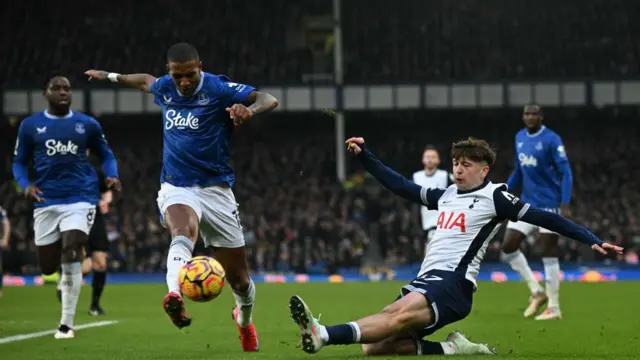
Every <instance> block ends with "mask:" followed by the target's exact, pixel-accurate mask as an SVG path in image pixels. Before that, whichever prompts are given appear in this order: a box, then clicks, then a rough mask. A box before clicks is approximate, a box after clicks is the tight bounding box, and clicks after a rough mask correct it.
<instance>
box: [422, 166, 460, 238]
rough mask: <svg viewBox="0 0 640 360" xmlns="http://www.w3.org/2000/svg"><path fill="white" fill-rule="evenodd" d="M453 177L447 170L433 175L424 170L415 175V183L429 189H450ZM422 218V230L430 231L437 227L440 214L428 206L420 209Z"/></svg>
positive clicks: (439, 170) (438, 171)
mask: <svg viewBox="0 0 640 360" xmlns="http://www.w3.org/2000/svg"><path fill="white" fill-rule="evenodd" d="M450 179H451V176H450V175H449V172H447V171H446V170H441V169H437V170H436V171H435V172H434V173H433V174H431V175H427V173H426V172H425V171H424V170H420V171H416V172H415V173H413V182H414V183H416V184H418V185H420V186H422V187H423V188H427V189H443V190H444V189H446V188H447V187H449V184H450V183H451V182H450ZM420 217H421V218H422V230H429V229H432V228H434V227H436V219H437V218H438V212H437V211H435V210H429V209H428V208H427V207H426V206H421V207H420Z"/></svg>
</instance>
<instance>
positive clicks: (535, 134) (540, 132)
mask: <svg viewBox="0 0 640 360" xmlns="http://www.w3.org/2000/svg"><path fill="white" fill-rule="evenodd" d="M546 128H547V127H546V126H544V125H542V126H541V127H540V130H538V131H536V132H535V133H533V134H529V132H528V131H525V133H526V134H527V136H528V137H530V138H534V137H536V136H538V135H540V134H542V132H543V131H544V129H546Z"/></svg>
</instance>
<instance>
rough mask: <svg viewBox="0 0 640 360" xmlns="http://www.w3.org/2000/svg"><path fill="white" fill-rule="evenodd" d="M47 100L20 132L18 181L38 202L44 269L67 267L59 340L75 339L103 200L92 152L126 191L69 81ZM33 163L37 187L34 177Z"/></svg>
mask: <svg viewBox="0 0 640 360" xmlns="http://www.w3.org/2000/svg"><path fill="white" fill-rule="evenodd" d="M44 97H45V99H46V100H47V103H48V107H47V110H45V111H43V112H40V113H37V114H34V115H31V116H29V117H28V118H26V119H24V120H23V121H22V123H21V124H20V128H19V129H18V140H17V141H16V149H15V153H14V155H15V157H14V162H13V176H14V178H15V180H16V182H17V184H18V186H19V187H20V189H21V190H22V192H23V193H24V194H25V196H27V198H29V199H31V200H33V201H34V202H35V210H34V212H33V220H34V221H33V222H34V234H35V244H36V249H37V250H36V251H37V254H38V261H39V263H40V270H41V271H42V273H43V274H45V275H50V274H53V273H55V272H56V271H58V268H59V267H60V266H61V267H62V275H61V279H60V282H61V284H62V286H61V290H62V318H61V320H60V325H59V327H58V330H57V331H56V333H55V338H56V339H70V338H73V337H74V336H75V333H74V331H73V318H74V315H75V312H76V305H77V303H78V297H79V295H80V286H81V285H82V269H81V268H82V260H83V257H84V246H85V245H86V243H87V237H88V234H89V231H90V230H91V226H92V225H93V221H94V216H95V211H96V210H95V209H96V205H97V204H98V201H99V199H100V193H99V192H98V178H97V175H96V172H95V170H94V168H93V166H91V164H90V163H89V161H88V159H87V155H86V154H87V149H91V150H92V151H93V152H94V153H95V154H96V155H97V156H98V157H99V158H100V162H101V164H102V169H103V171H104V173H105V176H106V177H107V179H106V181H107V186H108V187H109V188H113V189H114V190H120V181H119V180H118V168H117V164H116V158H115V157H114V155H113V152H112V151H111V149H110V147H109V145H108V144H107V141H106V139H105V137H104V135H103V133H102V127H101V126H100V124H99V123H98V121H96V119H94V118H92V117H90V116H88V115H85V114H82V113H79V112H75V111H72V110H71V109H70V106H71V83H70V82H69V80H68V79H67V78H66V77H64V76H60V75H56V76H53V77H50V78H49V79H48V80H47V82H46V84H45V90H44ZM31 160H33V179H34V181H33V182H31V181H30V180H29V174H28V167H29V163H30V161H31ZM60 240H62V241H60Z"/></svg>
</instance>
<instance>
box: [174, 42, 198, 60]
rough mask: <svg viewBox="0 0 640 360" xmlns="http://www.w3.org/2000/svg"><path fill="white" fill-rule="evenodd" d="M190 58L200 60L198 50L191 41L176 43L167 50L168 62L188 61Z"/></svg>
mask: <svg viewBox="0 0 640 360" xmlns="http://www.w3.org/2000/svg"><path fill="white" fill-rule="evenodd" d="M189 60H200V56H199V55H198V50H196V48H195V46H193V45H191V44H189V43H186V42H181V43H177V44H174V45H172V46H171V47H170V48H169V50H168V51H167V62H170V61H173V62H186V61H189Z"/></svg>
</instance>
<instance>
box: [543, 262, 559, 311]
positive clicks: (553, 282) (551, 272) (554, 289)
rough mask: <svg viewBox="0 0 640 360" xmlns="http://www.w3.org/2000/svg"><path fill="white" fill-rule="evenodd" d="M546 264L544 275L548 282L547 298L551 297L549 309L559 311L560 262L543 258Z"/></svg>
mask: <svg viewBox="0 0 640 360" xmlns="http://www.w3.org/2000/svg"><path fill="white" fill-rule="evenodd" d="M542 262H543V263H544V274H545V280H546V282H547V297H549V305H548V306H549V307H550V308H556V309H558V308H559V307H560V262H559V261H558V258H550V257H545V258H542Z"/></svg>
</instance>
